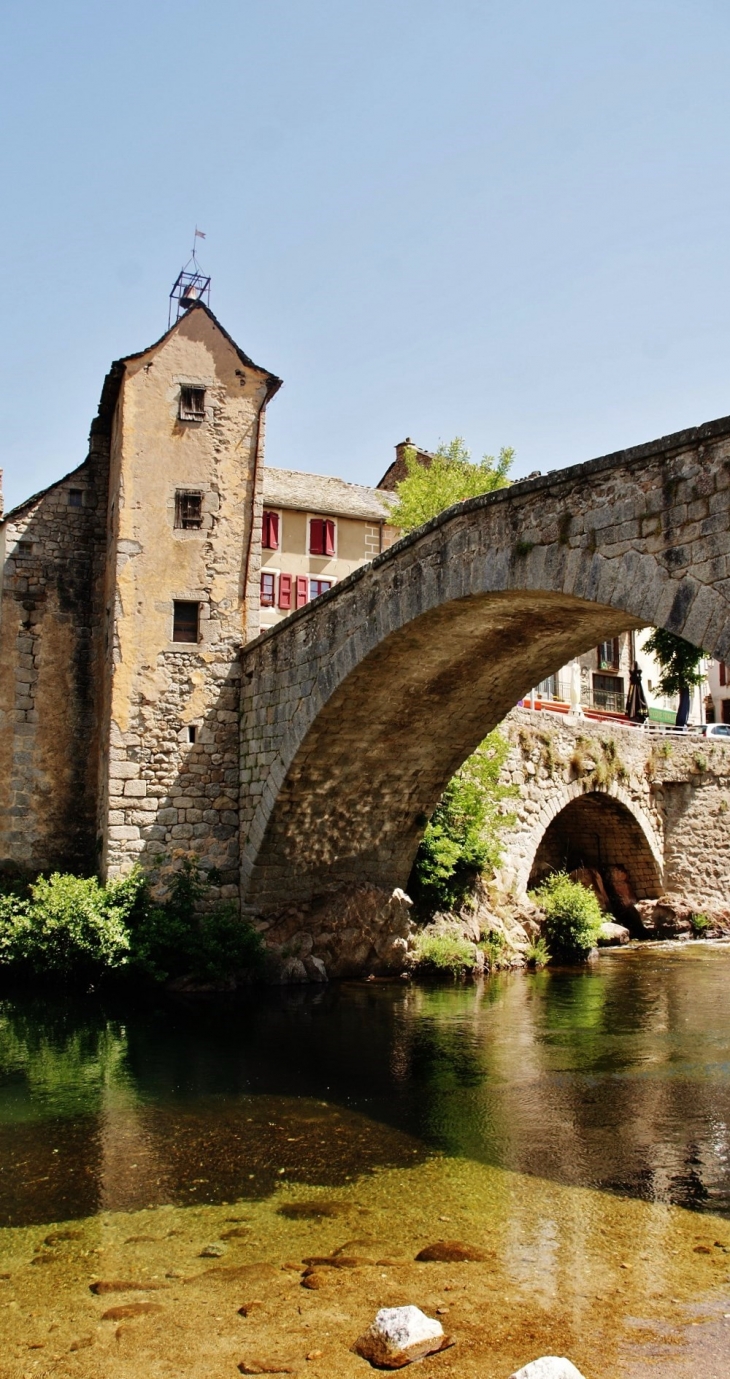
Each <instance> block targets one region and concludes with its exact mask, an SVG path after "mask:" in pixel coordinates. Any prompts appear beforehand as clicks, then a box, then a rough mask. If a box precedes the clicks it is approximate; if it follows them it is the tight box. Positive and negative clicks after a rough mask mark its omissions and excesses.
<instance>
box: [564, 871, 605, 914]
mask: <svg viewBox="0 0 730 1379" xmlns="http://www.w3.org/2000/svg"><path fill="white" fill-rule="evenodd" d="M570 879H571V881H579V882H580V884H581V886H586V887H587V889H588V890H589V891H593V893H594V895H595V897H596V899H597V901H598V904H599V905H600V907H601V909H602V910H603V913H604V914H606V913H607V912H608V911H610V909H611V904H610V901H609V899H608V894H607V892H606V887H605V886H604V884H603V877H602V876H601V873H600V871H598V869H597V868H596V867H576V869H575V871H572V872H571V873H570Z"/></svg>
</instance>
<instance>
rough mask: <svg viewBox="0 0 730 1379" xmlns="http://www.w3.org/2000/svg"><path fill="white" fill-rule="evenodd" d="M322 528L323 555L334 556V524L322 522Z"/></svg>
mask: <svg viewBox="0 0 730 1379" xmlns="http://www.w3.org/2000/svg"><path fill="white" fill-rule="evenodd" d="M322 526H323V527H324V553H325V555H334V553H335V524H334V522H329V521H327V522H323V523H322Z"/></svg>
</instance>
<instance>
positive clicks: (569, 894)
mask: <svg viewBox="0 0 730 1379" xmlns="http://www.w3.org/2000/svg"><path fill="white" fill-rule="evenodd" d="M531 899H532V900H534V901H535V904H536V905H539V906H540V907H541V909H542V910H543V911H544V914H545V940H546V942H547V946H548V948H549V950H550V953H551V955H552V956H553V957H555V958H558V959H559V960H560V961H563V962H584V961H585V959H586V958H587V957H588V954H589V953H590V951H591V949H592V948H594V947H595V943H596V939H597V937H598V930H599V929H600V927H601V924H602V923H603V913H602V911H601V907H600V905H599V904H598V900H597V899H596V896H595V895H594V893H593V891H591V890H589V889H588V887H587V886H582V885H581V884H580V882H579V881H571V879H570V877H569V876H568V874H567V873H566V872H554V873H553V875H552V876H549V877H548V878H547V880H546V881H543V883H542V885H541V886H538V888H537V890H536V891H535V892H534V893H533V894H532V896H531Z"/></svg>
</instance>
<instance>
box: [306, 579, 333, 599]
mask: <svg viewBox="0 0 730 1379" xmlns="http://www.w3.org/2000/svg"><path fill="white" fill-rule="evenodd" d="M331 588H332V580H331V579H310V581H309V597H310V598H311V599H318V598H319V596H320V594H326V593H327V590H328V589H331Z"/></svg>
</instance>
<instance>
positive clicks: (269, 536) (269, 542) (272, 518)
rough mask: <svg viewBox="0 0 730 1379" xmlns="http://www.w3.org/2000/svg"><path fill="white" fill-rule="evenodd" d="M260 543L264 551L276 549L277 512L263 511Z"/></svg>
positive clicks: (277, 541)
mask: <svg viewBox="0 0 730 1379" xmlns="http://www.w3.org/2000/svg"><path fill="white" fill-rule="evenodd" d="M261 545H262V546H263V548H264V550H265V551H277V550H278V549H279V514H278V512H264V516H263V521H262V523H261Z"/></svg>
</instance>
